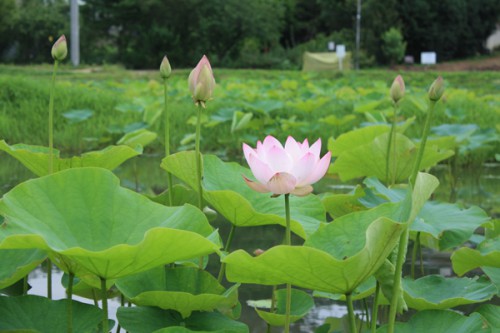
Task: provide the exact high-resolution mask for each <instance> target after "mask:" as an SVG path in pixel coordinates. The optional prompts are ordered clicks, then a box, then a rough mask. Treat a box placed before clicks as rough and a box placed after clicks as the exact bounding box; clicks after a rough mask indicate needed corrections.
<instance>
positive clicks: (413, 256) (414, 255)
mask: <svg viewBox="0 0 500 333" xmlns="http://www.w3.org/2000/svg"><path fill="white" fill-rule="evenodd" d="M419 249H420V231H419V232H417V237H416V238H415V242H414V243H413V250H412V253H411V278H412V279H415V265H416V262H417V252H418V250H419Z"/></svg>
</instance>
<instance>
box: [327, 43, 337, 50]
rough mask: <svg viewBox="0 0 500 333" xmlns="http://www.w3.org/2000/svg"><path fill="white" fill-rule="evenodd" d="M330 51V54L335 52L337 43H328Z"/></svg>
mask: <svg viewBox="0 0 500 333" xmlns="http://www.w3.org/2000/svg"><path fill="white" fill-rule="evenodd" d="M328 51H330V52H333V51H335V42H333V41H329V42H328Z"/></svg>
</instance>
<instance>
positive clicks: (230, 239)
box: [217, 223, 236, 283]
mask: <svg viewBox="0 0 500 333" xmlns="http://www.w3.org/2000/svg"><path fill="white" fill-rule="evenodd" d="M235 230H236V226H235V225H234V224H232V223H231V231H229V236H227V242H226V246H224V252H229V249H230V248H231V243H232V242H233V237H234V231H235ZM225 272H226V263H222V264H221V265H220V270H219V275H218V277H217V280H218V281H219V283H221V282H222V278H223V277H224V273H225Z"/></svg>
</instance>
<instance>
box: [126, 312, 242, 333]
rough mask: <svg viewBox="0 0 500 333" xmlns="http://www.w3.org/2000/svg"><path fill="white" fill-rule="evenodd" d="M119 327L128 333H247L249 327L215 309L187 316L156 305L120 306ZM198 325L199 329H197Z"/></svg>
mask: <svg viewBox="0 0 500 333" xmlns="http://www.w3.org/2000/svg"><path fill="white" fill-rule="evenodd" d="M117 317H118V321H119V323H120V325H121V327H122V328H124V329H125V330H127V332H129V333H151V332H154V333H188V332H201V333H248V332H249V330H248V327H247V326H246V325H245V324H243V323H241V322H238V321H235V320H232V319H230V318H228V317H226V316H224V315H222V314H220V313H218V312H193V313H192V314H191V316H189V317H188V318H186V319H182V317H181V316H180V315H179V314H178V313H176V312H175V311H170V310H162V309H159V308H155V307H144V306H139V307H131V308H129V307H120V308H118V312H117ZM200 328H201V329H202V330H200Z"/></svg>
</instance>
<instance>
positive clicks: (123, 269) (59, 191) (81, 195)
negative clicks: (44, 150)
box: [0, 168, 218, 279]
mask: <svg viewBox="0 0 500 333" xmlns="http://www.w3.org/2000/svg"><path fill="white" fill-rule="evenodd" d="M0 214H2V215H4V216H5V217H6V219H7V220H9V223H8V226H7V227H6V228H3V230H1V231H0V248H6V249H8V248H19V249H22V248H39V249H43V250H47V251H50V252H51V253H53V254H56V255H59V256H64V257H67V258H68V259H69V260H71V261H72V262H74V263H76V264H78V265H80V266H81V267H83V268H84V269H85V273H86V272H90V273H92V274H95V275H96V276H98V277H101V278H106V279H116V278H119V277H122V276H126V275H129V274H133V273H138V272H141V271H145V270H147V269H150V268H152V267H156V266H159V265H162V264H166V263H170V262H174V261H176V260H183V259H189V258H193V257H200V256H204V255H207V254H209V253H213V252H215V251H218V246H217V245H216V244H214V243H213V242H212V241H210V240H209V239H207V238H206V237H208V236H210V235H211V234H212V232H213V229H212V227H211V226H210V225H209V224H208V221H207V220H206V218H205V216H204V215H203V213H201V212H200V211H199V210H198V209H196V208H195V207H193V206H189V205H186V206H183V207H175V208H173V207H165V206H163V205H160V204H157V203H154V202H152V201H150V200H149V199H147V198H146V197H144V196H142V195H140V194H138V193H135V192H133V191H130V190H128V189H125V188H122V187H120V186H119V179H118V178H117V177H116V176H115V175H114V174H113V173H112V172H111V171H108V170H105V169H100V168H76V169H69V170H65V171H61V172H58V173H55V174H53V175H50V176H46V177H42V178H38V179H34V180H30V181H27V182H25V183H22V184H20V185H18V186H17V187H15V188H14V189H12V190H11V191H10V192H9V193H7V194H5V195H4V197H3V199H2V200H1V201H0ZM62 268H63V269H65V267H62ZM75 274H76V275H78V274H77V272H75Z"/></svg>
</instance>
